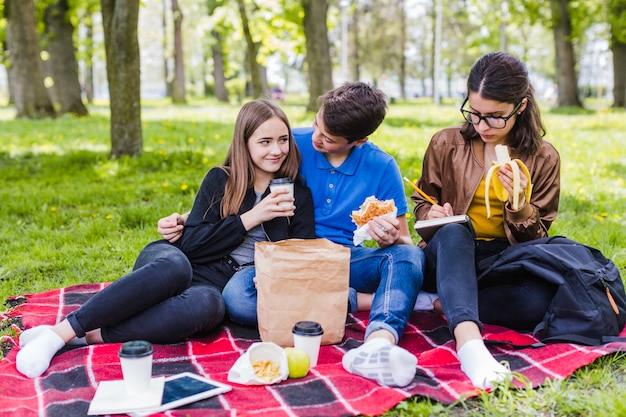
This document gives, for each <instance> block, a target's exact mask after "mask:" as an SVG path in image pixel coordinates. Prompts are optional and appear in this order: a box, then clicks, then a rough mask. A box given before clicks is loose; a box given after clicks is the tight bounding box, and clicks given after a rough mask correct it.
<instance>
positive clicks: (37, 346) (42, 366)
mask: <svg viewBox="0 0 626 417" xmlns="http://www.w3.org/2000/svg"><path fill="white" fill-rule="evenodd" d="M63 346H65V342H63V339H61V336H59V335H58V334H56V333H55V332H53V331H52V330H50V329H43V330H42V331H41V332H40V334H39V335H38V336H37V337H36V338H34V339H33V340H30V341H29V343H28V344H27V345H26V346H24V348H23V349H20V351H19V352H17V357H16V362H15V365H16V367H17V370H18V371H20V372H21V373H22V374H24V375H26V376H27V377H29V378H35V377H38V376H39V375H41V374H43V373H44V372H46V369H48V367H49V366H50V361H51V360H52V358H53V357H54V355H55V354H56V353H57V352H58V351H59V350H60V349H61V348H62V347H63Z"/></svg>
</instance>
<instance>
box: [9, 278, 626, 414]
mask: <svg viewBox="0 0 626 417" xmlns="http://www.w3.org/2000/svg"><path fill="white" fill-rule="evenodd" d="M104 285H106V284H87V285H78V286H73V287H67V288H61V289H58V290H53V291H48V292H44V293H39V294H29V295H25V296H19V297H12V298H11V299H9V300H8V303H9V310H8V311H7V312H5V313H4V314H3V315H2V322H1V326H2V327H0V328H4V329H6V328H7V327H13V328H14V329H15V330H16V331H17V332H18V334H19V332H20V331H21V330H23V329H25V328H30V327H33V326H36V325H39V324H54V323H56V322H58V321H60V320H61V319H62V318H63V317H64V316H65V315H66V314H68V313H69V312H70V311H72V310H74V309H76V308H78V306H80V305H81V304H82V303H84V302H85V300H87V299H88V298H89V297H90V296H91V295H93V294H94V293H95V292H96V291H98V290H100V289H102V288H103V286H104ZM367 317H368V314H367V313H358V314H354V315H349V316H348V320H347V323H346V335H345V338H344V341H343V342H342V343H341V344H338V345H333V346H322V348H321V351H320V356H319V364H318V366H317V367H315V368H314V369H312V370H311V372H310V373H309V375H308V376H306V377H305V378H302V379H289V380H286V381H283V382H281V383H279V384H276V385H271V386H242V385H237V384H231V385H233V390H232V391H231V392H228V393H226V394H223V395H220V396H218V397H214V398H210V399H207V400H203V401H198V402H196V403H193V404H189V405H187V406H184V407H182V408H179V409H176V410H170V411H168V412H167V414H162V415H167V416H173V417H176V416H181V417H182V416H191V417H193V416H206V415H211V416H217V417H221V416H235V415H237V416H259V417H274V416H276V417H279V416H280V417H287V416H289V417H291V416H327V417H340V416H353V415H359V414H361V415H379V414H382V413H384V412H386V411H388V410H389V409H391V408H393V407H394V406H395V405H396V404H398V403H399V402H401V401H402V400H404V399H406V398H408V397H411V396H423V397H429V398H431V399H433V400H436V401H439V402H441V403H445V404H450V403H452V402H454V401H456V400H459V399H461V398H465V397H470V396H473V395H476V394H478V392H477V391H476V390H474V389H473V387H472V385H471V383H470V381H469V380H468V379H467V378H466V377H465V375H464V374H463V372H462V371H461V370H460V368H459V362H458V359H457V356H456V353H455V349H454V342H453V341H452V339H451V336H450V332H449V331H448V329H447V327H446V322H445V320H444V318H443V317H442V316H441V315H438V314H432V313H414V314H413V316H412V318H411V321H410V323H409V325H408V326H407V329H406V332H405V335H404V336H403V337H402V339H401V343H400V345H401V346H403V347H404V348H406V349H408V350H409V351H411V352H412V353H414V354H415V355H416V356H417V358H418V364H417V374H416V375H415V379H414V380H413V382H412V383H411V384H410V385H409V386H407V387H405V388H402V389H400V388H386V387H382V386H380V385H378V384H377V383H376V382H373V381H370V380H368V379H365V378H361V377H358V376H355V375H351V374H349V373H348V372H346V371H345V370H344V369H343V367H342V365H341V358H342V356H343V354H344V352H345V351H346V350H348V349H351V348H353V347H355V346H358V345H359V344H361V343H362V341H363V336H364V333H365V327H366V325H367ZM622 335H626V332H622ZM484 336H485V338H486V339H488V340H508V341H511V342H513V343H516V344H529V343H534V342H536V340H535V339H534V338H532V337H531V336H529V335H524V334H520V333H518V332H515V331H512V330H509V329H505V328H502V327H497V326H489V325H485V328H484ZM257 341H259V335H258V332H257V331H256V330H254V329H249V328H244V327H241V326H236V325H233V324H225V325H224V326H223V327H222V328H221V329H219V330H216V331H215V332H214V333H213V334H212V335H211V336H209V337H206V338H202V339H194V340H190V341H188V342H185V343H179V344H171V345H155V346H154V348H155V349H154V366H153V375H154V376H161V375H164V376H167V375H172V374H176V373H179V372H185V371H189V372H194V373H197V374H200V375H204V376H207V377H210V378H213V379H215V380H217V381H221V382H225V383H228V381H227V374H228V370H229V369H230V367H231V366H232V365H233V364H234V363H235V360H236V359H237V358H238V357H239V355H241V354H242V353H243V352H245V351H246V349H247V348H248V347H249V346H250V344H252V343H254V342H257ZM17 346H18V344H17V340H16V339H13V338H10V337H4V339H3V341H2V348H3V352H4V353H5V357H4V359H2V361H0V416H15V415H17V416H21V417H28V416H50V417H55V416H59V417H61V416H62V417H68V416H78V415H83V416H84V415H86V414H87V409H88V408H89V404H90V401H91V399H92V398H93V396H94V394H95V391H96V388H97V386H98V383H99V382H100V381H103V380H113V379H121V377H122V375H121V369H120V366H119V359H118V357H117V352H118V350H119V348H120V344H102V345H92V346H87V347H79V348H73V349H69V348H66V349H64V350H62V351H61V352H60V353H59V354H58V355H57V356H55V358H53V360H52V363H51V366H50V368H49V369H48V371H47V372H46V373H44V374H43V375H42V376H41V377H39V378H35V379H30V378H27V377H25V376H23V375H21V374H19V373H18V372H17V370H16V369H15V355H16V353H17V350H18V347H17ZM490 349H491V350H492V352H493V353H494V356H495V357H496V359H497V360H499V361H501V360H505V361H507V362H508V363H509V364H510V367H511V370H513V371H514V372H518V373H520V374H522V375H523V376H524V377H525V378H526V379H527V381H524V382H522V381H514V384H515V385H516V386H519V387H521V386H523V385H524V384H525V383H527V382H529V383H530V384H532V385H533V386H535V387H536V386H538V385H540V384H543V383H544V382H545V381H546V379H563V378H566V377H567V376H569V375H570V374H572V372H574V371H575V370H576V369H578V368H580V367H582V366H584V365H587V364H589V363H591V362H593V361H594V360H595V359H597V358H598V357H600V356H603V355H606V354H609V353H612V352H616V351H618V350H626V343H611V344H607V345H603V346H596V347H586V346H578V345H573V344H552V345H548V346H546V347H542V348H526V349H521V350H514V349H511V348H509V347H507V346H503V345H498V346H496V347H491V348H490Z"/></svg>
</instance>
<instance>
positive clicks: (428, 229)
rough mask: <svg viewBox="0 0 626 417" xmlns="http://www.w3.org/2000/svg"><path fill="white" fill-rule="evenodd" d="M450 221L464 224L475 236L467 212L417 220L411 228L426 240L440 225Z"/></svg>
mask: <svg viewBox="0 0 626 417" xmlns="http://www.w3.org/2000/svg"><path fill="white" fill-rule="evenodd" d="M450 223H462V224H465V225H466V226H467V227H468V228H469V230H470V232H471V233H472V236H473V237H474V238H476V232H475V231H474V227H473V226H472V221H471V220H470V218H469V216H468V215H467V214H458V215H456V216H447V217H440V218H438V219H430V220H418V221H416V222H415V225H414V226H413V228H414V229H415V231H416V232H417V234H419V235H420V236H421V237H422V239H424V240H425V241H426V242H428V241H429V240H430V239H431V238H432V237H433V235H434V234H435V232H436V231H437V230H438V229H439V228H440V227H441V226H443V225H446V224H450Z"/></svg>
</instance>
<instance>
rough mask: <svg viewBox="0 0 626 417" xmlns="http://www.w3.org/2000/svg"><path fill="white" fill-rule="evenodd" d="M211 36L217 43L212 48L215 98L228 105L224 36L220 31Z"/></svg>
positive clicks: (213, 32) (212, 33) (214, 31)
mask: <svg viewBox="0 0 626 417" xmlns="http://www.w3.org/2000/svg"><path fill="white" fill-rule="evenodd" d="M211 36H213V40H214V41H215V43H214V44H213V46H212V47H211V52H212V54H213V80H214V82H215V85H214V89H215V97H216V98H217V100H218V101H221V102H224V103H228V90H227V89H226V75H225V74H224V49H223V46H222V36H221V35H220V34H219V32H218V31H216V30H212V31H211Z"/></svg>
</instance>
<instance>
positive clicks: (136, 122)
mask: <svg viewBox="0 0 626 417" xmlns="http://www.w3.org/2000/svg"><path fill="white" fill-rule="evenodd" d="M100 4H101V7H102V24H103V27H104V48H105V51H106V58H107V79H108V82H109V96H110V100H111V156H112V157H113V158H118V157H120V156H123V155H129V156H138V155H141V152H142V147H143V139H142V131H141V102H140V96H141V94H140V77H139V74H140V71H139V70H140V62H139V41H138V39H137V25H138V21H139V2H138V1H135V0H100Z"/></svg>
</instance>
